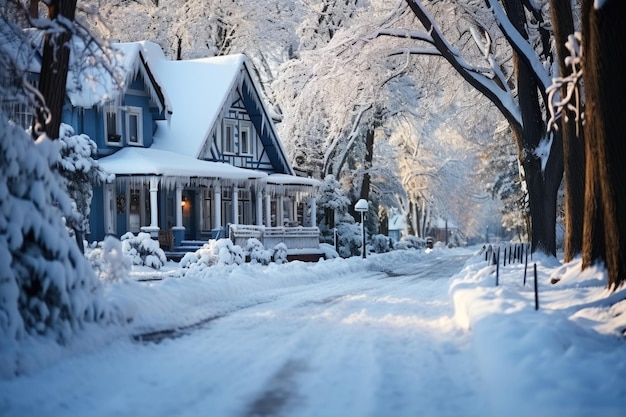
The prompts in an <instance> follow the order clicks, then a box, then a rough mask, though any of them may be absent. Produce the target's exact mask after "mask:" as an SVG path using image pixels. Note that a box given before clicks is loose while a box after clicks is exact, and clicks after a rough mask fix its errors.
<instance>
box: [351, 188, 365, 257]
mask: <svg viewBox="0 0 626 417" xmlns="http://www.w3.org/2000/svg"><path fill="white" fill-rule="evenodd" d="M368 209H369V205H368V204H367V200H365V199H363V198H362V199H360V200H359V201H357V202H356V204H355V205H354V210H355V211H358V212H360V213H361V237H362V239H363V243H362V244H361V254H362V255H363V258H364V259H365V258H366V255H365V222H364V217H365V212H366V211H367V210H368Z"/></svg>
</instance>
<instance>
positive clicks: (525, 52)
mask: <svg viewBox="0 0 626 417" xmlns="http://www.w3.org/2000/svg"><path fill="white" fill-rule="evenodd" d="M485 2H486V4H487V6H488V7H489V8H490V10H491V11H492V13H493V16H494V18H495V20H496V23H497V24H498V26H499V27H500V29H501V30H502V33H503V34H504V36H505V37H506V39H507V40H508V41H509V44H510V45H511V47H512V48H513V49H514V50H515V52H517V54H518V56H519V57H520V59H522V60H523V61H524V62H526V64H527V65H528V67H529V68H530V69H531V70H532V71H533V73H534V75H535V78H536V80H537V82H538V83H539V84H540V89H541V90H542V91H546V89H547V88H548V86H549V85H550V84H552V83H551V80H550V75H549V74H548V72H547V71H546V70H545V68H544V66H543V63H542V62H541V60H540V59H539V56H538V55H537V52H536V51H535V50H534V49H533V47H532V45H530V43H528V41H527V40H526V39H524V37H523V36H522V34H521V33H519V31H518V30H517V29H516V28H515V26H513V23H511V20H510V19H509V18H508V16H507V14H506V12H505V11H504V9H503V8H502V6H501V5H500V3H499V2H498V1H497V0H485Z"/></svg>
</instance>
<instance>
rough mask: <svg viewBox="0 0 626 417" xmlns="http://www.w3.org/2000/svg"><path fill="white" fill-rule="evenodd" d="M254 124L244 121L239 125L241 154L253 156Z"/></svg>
mask: <svg viewBox="0 0 626 417" xmlns="http://www.w3.org/2000/svg"><path fill="white" fill-rule="evenodd" d="M253 131H254V130H253V129H252V123H250V122H247V121H244V122H241V123H240V124H239V153H240V154H244V155H250V154H252V132H253Z"/></svg>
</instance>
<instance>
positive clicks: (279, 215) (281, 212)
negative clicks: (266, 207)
mask: <svg viewBox="0 0 626 417" xmlns="http://www.w3.org/2000/svg"><path fill="white" fill-rule="evenodd" d="M277 200H278V201H277V202H276V226H278V227H283V226H284V225H285V222H284V220H283V219H284V218H285V205H284V203H285V197H283V196H282V195H279V196H278V199H277Z"/></svg>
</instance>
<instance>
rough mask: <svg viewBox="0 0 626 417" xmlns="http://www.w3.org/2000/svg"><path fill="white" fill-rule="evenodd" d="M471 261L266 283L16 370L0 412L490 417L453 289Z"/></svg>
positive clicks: (448, 255) (419, 261)
mask: <svg viewBox="0 0 626 417" xmlns="http://www.w3.org/2000/svg"><path fill="white" fill-rule="evenodd" d="M432 255H435V254H434V253H433V254H432ZM468 257H469V253H467V254H465V253H460V252H453V251H449V252H447V251H442V252H441V253H440V254H439V255H436V256H432V257H416V261H415V263H398V264H385V263H380V264H376V263H372V264H371V267H370V268H369V269H368V273H367V274H365V275H364V274H363V273H359V274H354V275H349V276H347V277H346V276H342V277H341V278H338V279H332V278H331V279H324V280H320V281H317V282H313V283H308V284H306V285H298V286H291V287H289V286H287V287H282V288H276V289H272V290H266V291H263V292H261V293H259V294H256V296H255V297H254V299H255V300H256V301H255V303H252V304H249V305H247V306H246V307H242V308H238V309H235V310H233V311H230V312H228V313H226V314H224V315H222V316H220V317H218V318H216V319H214V320H209V321H206V322H205V323H204V324H203V325H201V326H197V327H195V328H193V329H192V330H190V331H189V332H188V333H186V334H182V335H180V334H178V335H176V337H166V338H164V339H162V340H157V341H143V342H137V341H126V340H123V341H117V342H115V343H113V344H111V345H109V346H107V347H105V348H104V349H102V350H100V351H98V352H95V353H91V354H86V355H82V356H78V357H76V358H71V359H68V360H65V361H63V362H61V363H60V364H58V365H56V366H53V367H51V368H48V369H45V370H43V371H41V372H39V373H37V374H35V375H33V376H27V377H23V378H20V379H17V380H14V381H12V382H11V383H10V384H8V385H6V386H5V387H4V388H8V389H10V390H11V391H12V392H5V395H6V396H4V400H2V402H0V415H2V416H5V415H6V416H22V417H23V416H35V415H37V416H42V415H46V416H87V415H89V416H112V415H115V416H133V417H136V416H168V417H169V416H218V417H228V416H237V417H240V416H242V417H243V416H323V417H330V416H337V417H340V416H341V417H350V416H354V417H365V416H394V417H398V416H417V415H422V416H438V417H439V416H459V415H463V416H472V415H483V413H481V410H485V409H486V408H488V405H487V404H486V400H485V398H484V395H483V393H482V392H477V390H478V389H479V387H481V386H482V384H481V383H480V375H479V372H478V369H477V367H476V366H475V361H474V358H473V357H472V353H471V351H470V349H469V346H468V344H469V337H468V335H467V334H466V333H465V331H463V330H461V329H460V328H459V327H457V326H456V324H455V322H454V321H453V319H452V317H451V315H452V313H453V311H452V307H451V305H450V303H449V295H448V289H449V284H450V280H449V277H450V276H452V275H453V274H454V273H456V272H458V271H459V270H460V269H461V267H462V266H463V263H464V262H465V260H466V259H467V258H468ZM57 380H58V381H61V382H60V383H55V381H57ZM9 399H10V400H9Z"/></svg>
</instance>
